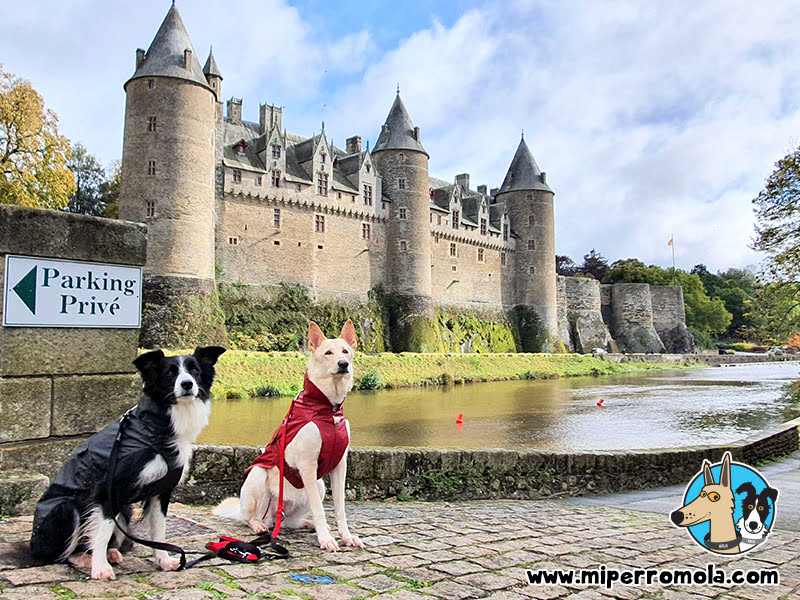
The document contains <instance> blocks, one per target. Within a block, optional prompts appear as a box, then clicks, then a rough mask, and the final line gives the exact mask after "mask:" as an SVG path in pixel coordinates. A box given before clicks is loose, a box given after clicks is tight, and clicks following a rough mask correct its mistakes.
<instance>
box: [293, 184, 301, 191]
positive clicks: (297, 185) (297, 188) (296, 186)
mask: <svg viewBox="0 0 800 600" xmlns="http://www.w3.org/2000/svg"><path fill="white" fill-rule="evenodd" d="M294 189H295V191H296V192H299V191H300V184H299V183H296V184H294Z"/></svg>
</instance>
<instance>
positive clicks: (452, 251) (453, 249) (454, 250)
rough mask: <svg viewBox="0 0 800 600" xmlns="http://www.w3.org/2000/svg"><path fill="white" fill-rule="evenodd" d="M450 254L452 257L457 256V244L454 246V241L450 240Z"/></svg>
mask: <svg viewBox="0 0 800 600" xmlns="http://www.w3.org/2000/svg"><path fill="white" fill-rule="evenodd" d="M450 256H452V257H453V258H457V257H458V246H456V243H455V242H450Z"/></svg>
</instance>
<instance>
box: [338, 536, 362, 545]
mask: <svg viewBox="0 0 800 600" xmlns="http://www.w3.org/2000/svg"><path fill="white" fill-rule="evenodd" d="M341 538H342V543H343V544H344V545H345V546H353V547H354V548H363V547H364V542H362V541H361V540H360V539H358V536H355V535H343V536H341Z"/></svg>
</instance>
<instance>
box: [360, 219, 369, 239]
mask: <svg viewBox="0 0 800 600" xmlns="http://www.w3.org/2000/svg"><path fill="white" fill-rule="evenodd" d="M361 237H362V238H364V239H365V240H368V239H369V238H370V231H369V223H362V224H361Z"/></svg>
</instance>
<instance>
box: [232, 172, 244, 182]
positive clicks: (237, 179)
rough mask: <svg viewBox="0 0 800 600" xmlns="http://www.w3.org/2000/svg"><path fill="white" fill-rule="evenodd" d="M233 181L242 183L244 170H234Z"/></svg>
mask: <svg viewBox="0 0 800 600" xmlns="http://www.w3.org/2000/svg"><path fill="white" fill-rule="evenodd" d="M233 183H242V171H241V170H240V169H234V170H233Z"/></svg>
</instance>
